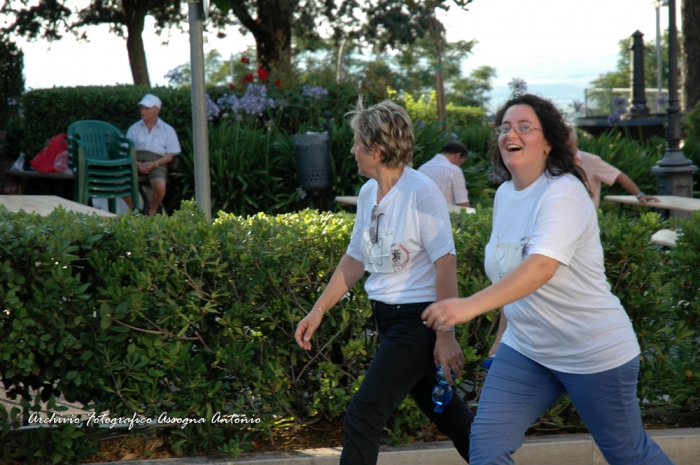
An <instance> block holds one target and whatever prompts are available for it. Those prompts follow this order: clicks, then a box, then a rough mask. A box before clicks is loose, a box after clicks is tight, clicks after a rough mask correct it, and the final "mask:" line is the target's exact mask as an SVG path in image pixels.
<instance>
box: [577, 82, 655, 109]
mask: <svg viewBox="0 0 700 465" xmlns="http://www.w3.org/2000/svg"><path fill="white" fill-rule="evenodd" d="M644 91H645V95H646V98H647V102H646V105H647V108H649V113H651V114H654V113H665V112H666V106H667V105H668V89H661V91H660V92H659V89H657V88H646V89H644ZM631 104H632V88H631V87H592V88H588V89H584V108H583V114H584V116H607V115H612V114H614V113H617V112H619V111H620V110H622V109H624V110H627V111H629V107H630V105H631Z"/></svg>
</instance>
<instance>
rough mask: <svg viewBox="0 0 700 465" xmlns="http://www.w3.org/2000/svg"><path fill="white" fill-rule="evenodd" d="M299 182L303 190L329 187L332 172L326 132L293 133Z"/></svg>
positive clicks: (319, 189) (318, 189)
mask: <svg viewBox="0 0 700 465" xmlns="http://www.w3.org/2000/svg"><path fill="white" fill-rule="evenodd" d="M294 146H295V147H296V155H297V174H298V176H299V184H300V185H301V188H302V189H304V190H305V191H322V190H326V189H330V187H331V181H332V176H333V172H332V170H331V158H330V154H329V151H328V132H310V133H307V134H295V135H294Z"/></svg>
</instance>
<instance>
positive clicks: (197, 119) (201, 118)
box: [188, 0, 211, 222]
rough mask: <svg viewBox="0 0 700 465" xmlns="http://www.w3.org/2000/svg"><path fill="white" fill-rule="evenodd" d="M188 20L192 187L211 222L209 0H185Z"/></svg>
mask: <svg viewBox="0 0 700 465" xmlns="http://www.w3.org/2000/svg"><path fill="white" fill-rule="evenodd" d="M188 3H189V23H190V69H191V79H192V136H193V139H194V140H193V143H194V190H195V199H196V201H197V205H198V206H199V208H201V209H202V210H203V211H204V215H205V216H206V219H207V221H208V222H211V176H210V173H209V127H208V125H207V100H206V90H205V87H204V48H203V44H204V40H203V38H202V21H203V20H204V19H206V15H207V12H208V11H209V0H188Z"/></svg>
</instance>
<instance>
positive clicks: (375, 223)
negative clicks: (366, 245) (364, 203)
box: [369, 205, 384, 244]
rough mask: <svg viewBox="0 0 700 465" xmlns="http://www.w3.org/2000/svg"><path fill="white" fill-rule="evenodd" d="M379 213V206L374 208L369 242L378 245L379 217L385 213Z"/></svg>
mask: <svg viewBox="0 0 700 465" xmlns="http://www.w3.org/2000/svg"><path fill="white" fill-rule="evenodd" d="M378 212H379V205H375V206H373V207H372V216H371V220H372V223H371V224H370V225H369V240H370V242H371V243H372V244H376V243H377V241H378V240H379V217H380V216H382V215H383V214H384V213H378Z"/></svg>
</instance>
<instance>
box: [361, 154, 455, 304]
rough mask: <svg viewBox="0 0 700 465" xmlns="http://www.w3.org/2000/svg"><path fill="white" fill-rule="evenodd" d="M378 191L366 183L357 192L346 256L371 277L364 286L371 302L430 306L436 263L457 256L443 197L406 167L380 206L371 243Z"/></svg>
mask: <svg viewBox="0 0 700 465" xmlns="http://www.w3.org/2000/svg"><path fill="white" fill-rule="evenodd" d="M377 189H378V184H377V182H376V181H375V180H374V179H370V180H369V181H367V182H366V183H365V184H364V186H362V189H361V190H360V195H359V198H358V202H357V216H356V219H355V226H354V227H353V230H352V238H351V239H350V244H349V245H348V249H347V254H348V255H349V256H350V257H352V258H354V259H355V260H358V261H361V262H362V263H364V265H365V270H367V271H369V272H370V273H371V274H370V276H369V277H368V278H367V281H366V282H365V290H366V291H367V295H368V296H369V298H370V299H372V300H378V301H380V302H384V303H387V304H409V303H416V302H432V301H434V300H435V299H436V298H437V295H436V291H435V278H436V271H435V265H434V262H435V261H436V260H437V259H438V258H440V257H442V256H444V255H447V254H453V255H454V254H455V245H454V240H453V238H452V225H451V224H450V216H449V213H448V211H447V202H446V201H445V196H444V195H442V192H440V189H438V187H437V186H436V185H435V183H434V182H432V181H431V180H430V179H429V178H428V177H426V176H425V175H423V174H421V173H418V172H417V171H415V170H414V169H412V168H409V167H404V171H403V174H402V175H401V178H399V181H398V182H397V183H396V185H395V186H394V187H393V188H392V189H391V190H390V191H389V192H388V193H387V194H386V195H385V196H384V198H383V199H382V201H381V202H380V203H379V204H378V209H377V216H378V221H377V222H376V225H377V226H378V231H377V234H376V237H377V241H376V242H372V240H371V239H373V237H370V232H371V231H370V230H371V229H372V228H370V226H371V225H372V219H371V217H372V207H373V206H374V205H377Z"/></svg>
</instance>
